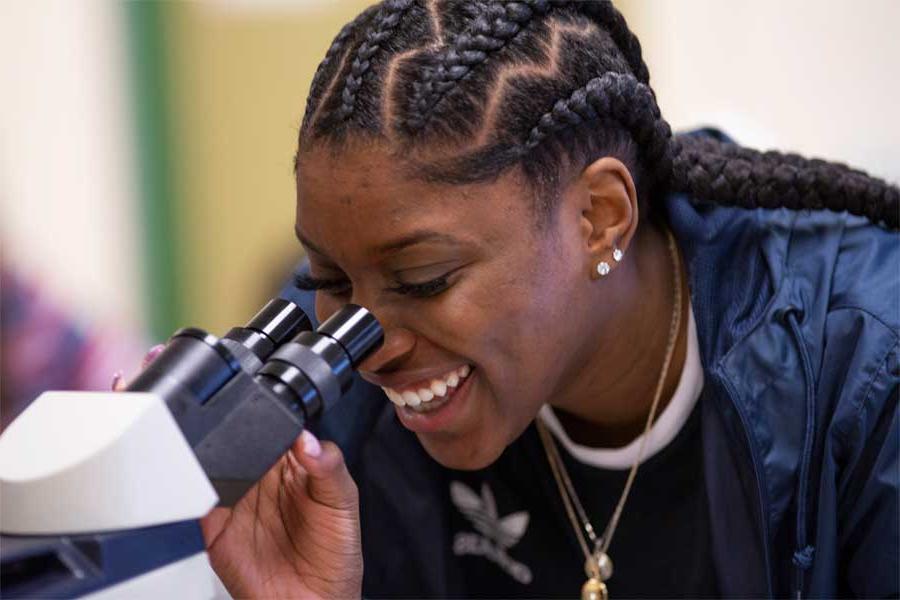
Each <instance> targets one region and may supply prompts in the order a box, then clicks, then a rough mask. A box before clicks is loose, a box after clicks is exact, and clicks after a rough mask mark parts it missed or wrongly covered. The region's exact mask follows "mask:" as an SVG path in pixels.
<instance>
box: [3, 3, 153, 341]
mask: <svg viewBox="0 0 900 600" xmlns="http://www.w3.org/2000/svg"><path fill="white" fill-rule="evenodd" d="M124 27H125V20H124V18H123V15H122V14H121V7H120V5H118V4H117V3H115V2H112V1H103V2H101V1H99V0H90V1H79V2H69V1H65V0H39V1H34V2H32V1H29V0H3V1H2V2H0V240H2V246H3V253H4V256H3V260H4V262H9V263H11V264H12V265H14V266H15V267H16V268H18V269H20V270H24V271H25V272H27V273H30V274H31V275H32V276H34V277H38V278H40V279H41V280H42V281H43V282H45V285H46V287H47V288H48V289H49V292H50V293H51V295H52V296H53V297H55V298H56V299H57V300H58V301H60V302H62V303H63V304H65V305H66V306H69V307H72V308H73V309H74V311H75V315H76V316H78V317H81V318H83V319H86V320H103V321H105V322H106V323H107V324H111V323H117V324H120V325H124V326H125V327H128V328H137V327H139V326H140V325H141V324H142V322H143V311H142V308H141V301H140V296H141V294H140V284H141V273H140V271H139V268H140V265H139V259H138V257H139V252H140V246H141V240H140V239H139V238H138V237H137V236H138V229H137V227H138V215H137V211H138V207H139V205H138V201H137V185H136V183H135V182H136V170H135V157H134V154H133V151H134V150H133V148H134V145H133V136H132V131H133V127H132V119H131V114H130V99H129V96H128V90H129V83H130V82H129V81H128V79H127V73H128V71H127V69H128V64H127V59H128V56H127V46H126V45H125V32H124Z"/></svg>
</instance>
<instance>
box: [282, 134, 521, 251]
mask: <svg viewBox="0 0 900 600" xmlns="http://www.w3.org/2000/svg"><path fill="white" fill-rule="evenodd" d="M528 189H529V188H527V186H524V185H522V184H521V182H520V181H519V180H518V178H517V177H516V176H515V175H514V174H510V175H508V176H504V177H500V178H498V179H497V180H496V181H492V182H490V183H486V184H469V185H446V184H436V183H432V182H428V181H424V180H422V179H420V178H418V177H415V176H413V174H412V172H411V169H410V167H409V163H408V162H406V161H404V160H403V159H402V157H400V156H397V155H396V154H395V153H392V152H390V151H389V150H388V149H386V148H384V147H382V146H379V145H375V144H372V145H353V146H348V147H347V148H346V149H342V150H341V151H339V152H335V151H332V150H331V149H328V148H314V149H312V150H309V151H307V152H305V153H303V154H302V155H301V156H300V157H298V161H297V229H298V231H299V232H300V234H301V235H302V236H303V237H304V238H306V239H307V240H309V241H310V242H312V243H313V244H315V245H316V246H318V247H319V248H321V249H322V250H324V251H326V252H327V253H328V254H330V255H332V254H337V253H340V252H341V251H342V249H343V248H347V247H348V246H351V245H352V246H353V247H354V248H356V249H364V248H374V247H376V246H380V245H382V244H384V243H385V242H389V241H390V239H391V238H399V237H402V236H404V235H406V234H409V233H410V232H413V231H419V230H423V229H430V230H435V231H437V232H439V233H446V234H450V235H452V236H454V237H457V238H459V239H460V240H461V241H464V242H465V241H470V242H488V243H489V242H497V241H500V238H502V237H503V234H504V230H508V229H509V228H510V224H511V222H517V221H520V220H527V219H529V218H530V210H529V206H530V201H529V199H528V198H525V197H523V195H524V194H527V193H529V192H528ZM516 227H522V225H521V224H519V225H516ZM519 233H520V234H521V230H520V231H519ZM333 258H338V257H337V256H333Z"/></svg>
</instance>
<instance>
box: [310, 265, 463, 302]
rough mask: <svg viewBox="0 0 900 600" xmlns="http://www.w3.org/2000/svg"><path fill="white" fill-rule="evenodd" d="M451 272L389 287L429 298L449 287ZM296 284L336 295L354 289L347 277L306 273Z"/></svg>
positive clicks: (392, 289) (389, 289)
mask: <svg viewBox="0 0 900 600" xmlns="http://www.w3.org/2000/svg"><path fill="white" fill-rule="evenodd" d="M451 273H452V271H451ZM451 273H446V274H444V275H441V276H440V277H436V278H434V279H432V280H430V281H425V282H423V283H399V284H397V285H395V286H394V287H389V288H387V289H388V291H390V292H393V293H395V294H399V295H401V296H411V297H413V298H429V297H431V296H436V295H438V294H440V293H441V292H443V291H444V290H446V289H447V288H448V287H449V285H448V283H447V278H448V277H449V276H450V275H451ZM294 286H295V287H296V288H298V289H301V290H304V291H316V292H325V293H327V294H331V295H334V296H341V295H346V294H349V293H350V291H351V290H352V286H351V285H350V282H349V281H348V280H346V279H319V278H317V277H313V276H312V275H307V274H305V273H298V274H295V275H294Z"/></svg>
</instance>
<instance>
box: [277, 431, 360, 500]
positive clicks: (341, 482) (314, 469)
mask: <svg viewBox="0 0 900 600" xmlns="http://www.w3.org/2000/svg"><path fill="white" fill-rule="evenodd" d="M290 453H291V456H292V457H293V458H294V460H296V461H297V463H299V465H300V466H301V467H303V469H304V470H305V471H306V474H307V477H306V489H307V493H308V494H309V496H310V498H312V499H313V500H314V501H316V502H318V503H319V504H324V505H326V506H330V507H332V508H336V509H340V510H351V509H352V510H355V509H356V507H357V503H358V492H357V489H356V484H355V483H354V482H353V478H352V477H350V472H349V471H348V470H347V465H346V463H345V462H344V455H343V454H342V453H341V450H340V448H338V447H337V445H336V444H334V443H333V442H320V441H319V440H318V439H316V437H315V436H314V435H313V434H312V433H310V432H309V431H306V430H304V432H303V433H302V434H301V435H300V437H299V438H297V441H296V442H294V445H293V446H292V447H291V449H290Z"/></svg>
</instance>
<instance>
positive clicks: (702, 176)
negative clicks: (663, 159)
mask: <svg viewBox="0 0 900 600" xmlns="http://www.w3.org/2000/svg"><path fill="white" fill-rule="evenodd" d="M672 163H673V168H672V180H671V189H672V191H678V192H685V193H687V194H690V195H691V196H693V197H695V198H697V199H699V200H705V201H708V202H713V203H716V204H723V205H732V206H740V207H743V208H751V209H752V208H780V207H785V208H790V209H794V210H797V209H812V210H821V209H828V210H832V211H836V212H842V211H847V212H849V213H850V214H853V215H858V216H864V217H866V218H868V219H869V220H870V221H871V222H873V223H880V224H883V225H884V226H886V227H887V228H889V229H897V228H898V226H900V190H898V189H897V187H895V186H892V185H890V184H888V183H887V182H885V181H883V180H881V179H878V178H875V177H871V176H868V175H865V174H864V173H862V172H860V171H857V170H854V169H851V168H849V167H847V166H845V165H842V164H837V163H831V162H826V161H823V160H817V159H812V160H810V159H805V158H802V157H800V156H797V155H795V154H794V155H785V154H781V153H778V152H765V153H761V152H756V151H755V150H750V149H748V148H742V147H740V146H737V145H735V144H731V143H727V142H721V141H718V140H715V139H711V138H700V137H692V136H677V137H676V138H675V140H674V142H673V161H672Z"/></svg>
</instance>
